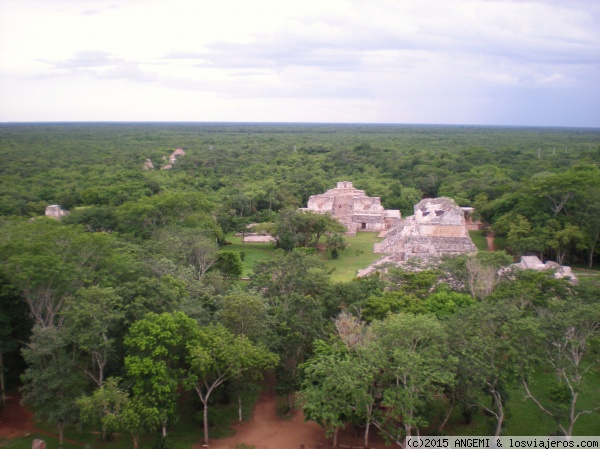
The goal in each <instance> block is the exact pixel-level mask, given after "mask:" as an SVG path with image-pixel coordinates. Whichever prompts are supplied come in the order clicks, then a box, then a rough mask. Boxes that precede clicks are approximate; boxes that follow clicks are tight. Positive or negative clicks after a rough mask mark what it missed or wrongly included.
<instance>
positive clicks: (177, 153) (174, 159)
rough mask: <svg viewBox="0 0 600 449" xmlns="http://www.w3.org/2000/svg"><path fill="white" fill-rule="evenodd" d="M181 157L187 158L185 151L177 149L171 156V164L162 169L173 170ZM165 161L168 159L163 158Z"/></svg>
mask: <svg viewBox="0 0 600 449" xmlns="http://www.w3.org/2000/svg"><path fill="white" fill-rule="evenodd" d="M179 156H185V151H183V150H182V149H181V148H177V149H176V150H175V151H173V152H172V153H171V155H170V156H169V162H170V164H166V165H163V166H162V167H161V168H160V169H161V170H171V169H172V168H173V164H175V162H177V158H178V157H179ZM163 160H164V161H166V160H167V157H166V156H163Z"/></svg>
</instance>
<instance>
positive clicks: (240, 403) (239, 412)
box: [238, 393, 242, 423]
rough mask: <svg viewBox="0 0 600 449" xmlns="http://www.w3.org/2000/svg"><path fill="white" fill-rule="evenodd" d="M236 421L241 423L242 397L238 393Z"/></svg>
mask: <svg viewBox="0 0 600 449" xmlns="http://www.w3.org/2000/svg"><path fill="white" fill-rule="evenodd" d="M238 420H239V422H240V423H241V422H242V395H241V394H239V393H238Z"/></svg>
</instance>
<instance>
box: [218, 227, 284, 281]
mask: <svg viewBox="0 0 600 449" xmlns="http://www.w3.org/2000/svg"><path fill="white" fill-rule="evenodd" d="M225 240H227V241H228V242H231V245H227V246H226V247H225V248H224V249H226V250H227V251H238V252H240V253H242V252H243V253H245V256H244V271H243V272H242V277H248V276H249V275H250V274H251V273H252V270H253V269H254V264H255V263H256V261H258V260H260V259H262V258H264V257H271V255H272V254H273V252H274V251H275V244H274V243H242V237H237V236H235V235H232V234H228V235H227V237H226V238H225Z"/></svg>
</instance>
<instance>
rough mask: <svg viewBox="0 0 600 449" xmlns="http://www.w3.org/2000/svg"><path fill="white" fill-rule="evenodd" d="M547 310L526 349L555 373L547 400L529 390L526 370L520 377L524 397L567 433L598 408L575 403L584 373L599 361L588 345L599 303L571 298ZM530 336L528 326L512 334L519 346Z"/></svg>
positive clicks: (597, 328)
mask: <svg viewBox="0 0 600 449" xmlns="http://www.w3.org/2000/svg"><path fill="white" fill-rule="evenodd" d="M549 312H550V313H549V314H545V316H543V318H541V319H540V321H541V322H542V324H541V326H540V327H541V330H542V332H543V333H537V334H535V335H536V337H537V338H536V339H535V340H534V341H533V342H532V343H531V344H530V345H529V347H528V350H529V352H530V354H532V355H535V354H537V355H539V358H538V362H539V363H538V366H539V367H540V368H541V369H551V370H552V371H553V373H554V375H555V376H556V384H555V385H554V386H553V390H552V391H551V392H550V394H549V395H547V397H549V398H550V400H549V401H548V400H547V399H545V398H543V397H542V395H539V394H538V393H535V392H534V391H533V389H532V388H531V384H532V383H533V382H532V380H531V378H530V376H529V373H528V372H527V371H525V370H524V371H522V378H521V379H522V384H523V387H524V388H525V392H526V398H528V399H531V400H532V401H533V402H534V403H535V404H536V405H537V406H538V407H539V409H540V410H541V411H542V412H544V413H545V414H547V415H549V416H551V417H552V418H554V419H555V420H556V422H557V424H558V427H559V429H560V431H561V432H562V433H563V434H564V435H565V436H571V435H573V428H574V426H575V423H576V422H577V420H578V419H579V418H580V417H581V416H582V415H585V414H589V413H595V412H596V411H598V410H600V406H597V407H591V408H581V406H580V404H579V402H578V401H579V399H580V396H581V395H582V394H584V393H585V392H586V377H585V375H586V374H587V373H589V372H591V370H593V369H594V368H596V367H597V366H598V365H599V364H600V357H599V356H598V354H597V352H594V350H593V345H592V344H591V343H592V342H593V341H595V340H597V339H598V337H599V336H600V304H598V303H595V304H583V303H580V302H579V301H576V300H573V301H569V302H566V303H563V304H556V305H554V306H553V307H551V309H550V311H549ZM532 335H534V334H533V333H532V332H531V331H530V329H526V330H525V332H520V333H519V334H517V333H513V338H515V339H516V340H517V344H519V345H520V346H521V347H522V346H524V345H523V340H524V339H531V336H532Z"/></svg>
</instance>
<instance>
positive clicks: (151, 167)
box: [144, 159, 154, 170]
mask: <svg viewBox="0 0 600 449" xmlns="http://www.w3.org/2000/svg"><path fill="white" fill-rule="evenodd" d="M144 170H154V164H153V163H152V161H151V160H150V159H146V161H145V162H144Z"/></svg>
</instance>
